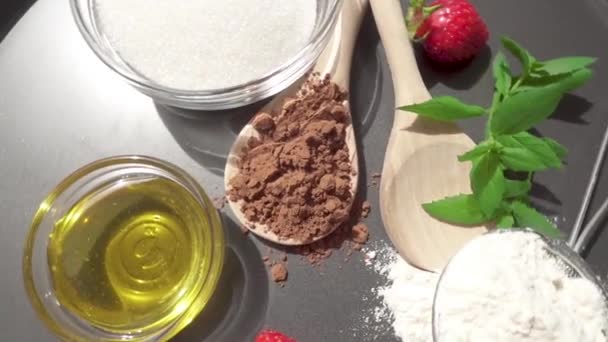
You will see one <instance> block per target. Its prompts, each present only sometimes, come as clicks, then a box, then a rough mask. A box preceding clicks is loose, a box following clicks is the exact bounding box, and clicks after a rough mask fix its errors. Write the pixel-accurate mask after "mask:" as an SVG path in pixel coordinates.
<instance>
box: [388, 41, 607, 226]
mask: <svg viewBox="0 0 608 342" xmlns="http://www.w3.org/2000/svg"><path fill="white" fill-rule="evenodd" d="M501 42H502V45H503V47H504V48H505V49H506V50H507V51H508V52H509V53H510V54H511V55H513V56H514V57H515V59H516V60H517V61H518V62H519V63H520V65H521V70H522V71H521V72H520V73H519V74H518V75H513V73H512V71H511V67H510V66H509V63H508V62H507V59H506V58H505V55H503V54H502V53H500V52H499V53H498V54H497V55H496V58H495V60H494V63H493V66H492V74H493V76H494V79H495V81H496V82H495V86H494V96H493V98H492V104H491V106H490V108H489V109H484V108H483V107H481V106H477V105H470V104H466V103H463V102H462V101H460V100H458V99H456V98H454V97H450V96H442V97H437V98H433V99H431V100H429V101H426V102H424V103H418V104H414V105H409V106H403V107H399V109H401V110H403V111H407V112H410V113H416V114H418V115H420V116H423V117H426V118H429V119H433V120H439V121H457V120H460V119H467V118H472V117H478V116H483V115H487V124H486V139H485V140H483V141H482V142H480V143H479V144H478V145H476V146H475V147H474V148H473V149H471V150H470V151H468V152H466V153H464V154H462V155H460V156H458V160H459V161H461V162H471V163H472V164H473V165H472V168H471V173H470V180H471V190H472V193H471V194H459V195H456V196H452V197H447V198H444V199H440V200H437V201H433V202H431V203H425V204H423V208H424V210H425V211H426V212H427V213H429V214H430V215H431V216H433V217H435V218H437V219H439V220H442V221H446V222H450V223H453V224H459V225H478V224H482V223H489V222H494V223H495V224H496V227H497V228H511V227H522V228H523V227H528V228H532V229H534V230H536V231H538V232H540V233H542V234H544V235H547V236H550V237H559V236H560V231H559V230H558V229H557V227H555V225H554V224H553V223H552V222H551V221H550V220H548V219H547V218H546V217H545V216H544V215H542V214H541V213H539V212H538V211H537V210H536V209H534V208H533V207H531V206H530V198H529V193H530V189H531V187H532V182H531V179H532V177H533V174H534V173H535V172H538V171H543V170H548V169H558V168H561V167H562V165H563V159H564V158H565V157H566V154H567V150H566V148H565V147H563V146H562V145H561V144H560V143H558V142H557V141H555V140H553V139H551V138H547V137H537V136H535V135H533V134H531V133H529V132H528V131H529V130H530V129H531V128H533V127H534V126H536V125H537V124H539V123H540V122H542V121H544V120H546V119H547V118H548V117H550V116H551V114H552V113H553V112H554V111H555V109H556V108H557V106H558V105H559V103H560V101H561V99H562V97H563V96H564V94H566V93H567V92H570V91H572V90H574V89H576V88H578V87H580V86H582V85H583V84H585V82H587V80H589V78H590V77H591V74H592V72H591V69H590V66H591V65H592V64H593V63H594V62H595V59H594V58H591V57H564V58H556V59H551V60H547V61H540V60H538V59H537V58H535V57H534V56H532V55H531V54H530V52H529V51H528V50H526V49H525V48H523V47H522V46H521V45H520V44H518V43H517V42H515V41H513V40H512V39H510V38H508V37H503V38H502V39H501ZM514 172H518V173H520V174H521V175H522V176H523V177H521V178H519V177H518V179H511V178H510V177H511V175H512V174H513V173H514Z"/></svg>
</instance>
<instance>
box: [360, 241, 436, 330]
mask: <svg viewBox="0 0 608 342" xmlns="http://www.w3.org/2000/svg"><path fill="white" fill-rule="evenodd" d="M367 255H368V258H366V263H367V264H371V265H372V267H373V269H374V271H376V272H377V273H379V274H380V275H382V276H383V277H385V279H386V280H385V281H384V284H383V285H381V286H379V287H377V288H375V289H373V290H372V292H373V293H374V294H375V295H376V297H377V298H379V299H380V300H381V305H380V306H378V307H376V308H374V310H373V311H372V312H370V313H368V314H369V316H370V317H371V318H370V319H367V322H365V323H367V324H369V325H371V326H370V327H369V328H368V329H369V330H370V331H371V333H369V332H368V333H367V336H362V337H359V339H357V340H358V341H376V340H380V339H379V338H378V337H380V336H382V335H381V334H382V332H383V330H385V329H391V328H392V330H393V332H394V335H395V336H396V337H398V338H400V339H401V340H402V341H404V342H432V341H433V338H432V330H431V329H432V328H431V310H432V307H433V295H434V291H435V285H436V284H437V280H438V278H439V275H437V274H435V273H430V272H425V271H421V270H419V269H417V268H415V267H412V266H410V265H409V264H408V263H407V262H405V261H404V260H403V259H402V258H401V257H400V256H399V255H398V254H397V253H396V252H395V251H394V250H393V249H392V248H390V247H388V246H383V247H381V248H378V249H377V250H372V251H369V252H368V253H367ZM370 255H372V256H373V258H370V257H369V256H370ZM387 322H388V324H387Z"/></svg>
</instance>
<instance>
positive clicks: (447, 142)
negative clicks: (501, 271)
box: [371, 0, 486, 271]
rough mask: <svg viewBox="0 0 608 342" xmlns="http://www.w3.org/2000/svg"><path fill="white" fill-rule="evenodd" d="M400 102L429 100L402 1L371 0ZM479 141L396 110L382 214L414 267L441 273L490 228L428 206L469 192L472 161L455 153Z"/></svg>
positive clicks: (384, 174)
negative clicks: (445, 216) (437, 215)
mask: <svg viewBox="0 0 608 342" xmlns="http://www.w3.org/2000/svg"><path fill="white" fill-rule="evenodd" d="M371 7H372V10H373V13H374V17H375V20H376V25H377V26H378V31H379V33H380V37H381V40H382V43H383V45H384V49H385V51H386V55H387V59H388V64H389V66H390V69H391V73H392V78H393V85H394V88H395V102H396V105H397V106H404V105H411V104H415V103H420V102H425V101H427V100H429V99H430V98H431V95H430V94H429V92H428V90H427V89H426V86H425V85H424V82H423V80H422V77H421V76H420V72H419V70H418V66H417V64H416V58H415V56H414V52H413V50H412V46H411V43H410V41H409V38H408V36H407V29H406V26H405V22H404V20H403V10H402V8H401V4H400V3H399V1H398V0H371ZM474 146H475V143H474V142H473V141H472V140H471V138H469V137H468V136H467V135H466V134H464V133H463V132H462V130H460V128H459V127H458V126H457V125H455V124H451V123H444V122H439V121H434V120H429V119H425V118H422V117H418V116H416V115H415V114H413V113H407V112H403V111H400V110H396V111H395V119H394V123H393V128H392V131H391V135H390V138H389V142H388V146H387V150H386V155H385V159H384V166H383V170H382V179H381V183H380V212H381V215H382V220H383V222H384V226H385V229H386V231H387V234H388V235H389V237H390V239H391V241H392V242H393V244H394V245H395V247H396V249H397V251H398V252H399V254H400V255H401V256H402V257H403V258H404V259H405V260H407V261H408V262H409V263H411V264H412V265H414V266H417V267H419V268H422V269H425V270H429V271H440V270H441V269H442V268H443V267H444V266H445V265H446V264H447V261H448V260H449V258H450V257H451V256H452V255H454V254H455V253H456V251H457V250H459V249H460V248H461V247H462V246H463V245H464V244H465V243H466V242H467V241H469V240H470V239H472V238H473V237H475V236H477V235H480V234H482V233H484V232H485V231H486V228H485V227H461V226H455V225H451V224H448V223H445V222H442V221H439V220H436V219H434V218H433V217H431V216H430V215H428V214H427V213H426V212H425V211H424V209H423V208H422V204H423V203H426V202H430V201H433V200H438V199H442V198H443V197H446V196H454V195H458V194H460V193H470V192H471V187H470V182H469V172H470V164H469V163H460V162H458V159H457V156H458V155H460V154H462V153H464V152H466V151H468V150H470V149H471V148H473V147H474Z"/></svg>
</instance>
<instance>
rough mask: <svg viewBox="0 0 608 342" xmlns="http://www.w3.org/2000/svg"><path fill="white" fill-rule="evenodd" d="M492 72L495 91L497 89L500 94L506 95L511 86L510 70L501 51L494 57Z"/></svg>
mask: <svg viewBox="0 0 608 342" xmlns="http://www.w3.org/2000/svg"><path fill="white" fill-rule="evenodd" d="M492 73H493V74H494V79H495V80H496V86H495V88H496V91H498V93H499V94H500V95H501V96H503V97H504V96H506V95H507V94H508V93H509V89H510V88H511V81H512V79H511V70H510V68H509V64H508V63H507V60H506V59H505V55H503V54H502V53H501V52H499V53H498V54H497V55H496V57H495V58H494V64H493V66H492Z"/></svg>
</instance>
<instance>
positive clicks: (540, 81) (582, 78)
mask: <svg viewBox="0 0 608 342" xmlns="http://www.w3.org/2000/svg"><path fill="white" fill-rule="evenodd" d="M591 75H592V72H591V70H590V69H587V68H584V69H580V70H576V71H574V72H572V73H569V74H561V75H553V76H551V75H550V76H536V75H534V76H532V77H529V78H527V79H526V80H525V81H524V82H523V83H522V84H521V85H520V86H519V87H518V88H517V90H516V91H515V92H516V93H520V92H526V91H530V90H535V89H538V88H542V87H553V88H555V89H556V90H557V91H561V92H562V93H566V92H569V91H572V90H574V89H576V88H578V87H580V86H582V85H583V84H585V82H587V81H588V80H589V79H590V78H591Z"/></svg>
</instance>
